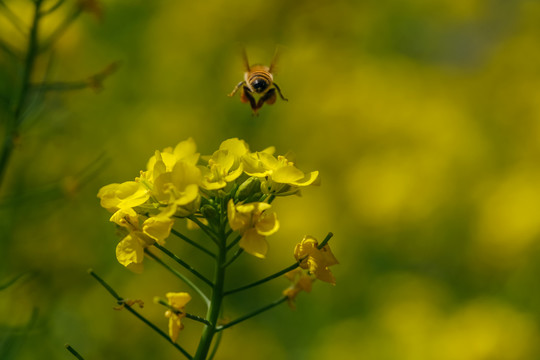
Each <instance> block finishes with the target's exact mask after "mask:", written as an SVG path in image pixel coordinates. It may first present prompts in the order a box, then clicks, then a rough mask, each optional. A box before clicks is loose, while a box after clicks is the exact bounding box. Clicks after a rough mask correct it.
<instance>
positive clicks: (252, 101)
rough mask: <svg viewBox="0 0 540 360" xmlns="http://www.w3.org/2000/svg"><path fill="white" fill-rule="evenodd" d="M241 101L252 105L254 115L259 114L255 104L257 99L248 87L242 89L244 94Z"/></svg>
mask: <svg viewBox="0 0 540 360" xmlns="http://www.w3.org/2000/svg"><path fill="white" fill-rule="evenodd" d="M240 100H241V101H242V102H244V103H247V102H248V103H249V105H251V110H253V112H254V113H257V110H258V108H257V103H256V102H255V98H254V97H253V95H252V94H251V90H249V89H248V88H247V87H246V86H244V87H243V88H242V94H241V96H240Z"/></svg>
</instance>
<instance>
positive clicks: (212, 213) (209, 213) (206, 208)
mask: <svg viewBox="0 0 540 360" xmlns="http://www.w3.org/2000/svg"><path fill="white" fill-rule="evenodd" d="M201 214H203V216H204V217H205V218H206V219H207V220H208V221H212V220H213V219H216V218H218V213H217V211H216V209H215V208H214V207H213V206H212V205H203V206H201Z"/></svg>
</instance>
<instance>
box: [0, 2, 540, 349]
mask: <svg viewBox="0 0 540 360" xmlns="http://www.w3.org/2000/svg"><path fill="white" fill-rule="evenodd" d="M4 2H5V3H6V4H7V5H8V6H10V8H11V9H12V10H13V11H14V12H16V13H17V14H18V15H19V16H20V17H21V18H22V19H23V20H24V21H25V22H26V23H28V22H29V21H30V18H31V6H30V5H31V4H30V2H29V1H22V0H12V1H8V0H5V1H4ZM47 3H48V4H52V3H54V2H53V1H48V2H47ZM66 4H67V5H66V6H65V8H66V9H69V8H70V6H72V5H73V4H74V1H66ZM102 5H103V10H104V17H103V19H102V21H96V19H95V18H94V17H92V16H91V15H90V14H83V15H82V16H81V17H80V18H79V19H78V20H77V21H76V22H75V23H74V24H73V25H72V27H71V28H70V29H69V31H68V32H66V33H65V35H64V36H63V37H62V38H61V39H60V40H59V42H58V43H57V44H56V46H55V50H54V54H53V56H52V57H49V56H45V57H42V58H40V61H39V63H38V70H39V71H38V72H37V73H36V79H35V80H36V81H39V80H40V79H42V78H43V76H44V74H45V73H47V76H48V78H49V79H51V80H62V81H64V80H66V81H73V80H79V79H85V78H87V77H88V76H89V75H91V74H94V73H96V72H98V71H100V70H101V69H103V68H104V67H105V66H106V65H107V64H109V63H111V62H113V61H120V62H121V67H120V69H119V71H118V72H117V73H115V74H114V75H112V76H111V77H110V78H109V79H107V80H106V81H105V89H104V90H103V91H101V92H99V93H98V94H97V95H96V94H95V93H93V92H92V91H91V90H89V89H86V90H81V91H74V92H69V93H61V94H50V95H49V96H48V97H47V98H46V101H45V103H44V104H42V105H41V106H36V107H35V108H34V113H33V115H32V116H30V117H29V118H28V119H27V121H26V122H25V123H24V126H23V129H22V134H21V137H20V139H19V144H18V147H17V150H16V152H15V153H14V156H13V157H12V159H11V163H10V166H9V169H8V172H7V177H6V181H5V183H4V184H3V188H2V191H1V194H2V202H1V209H0V211H1V220H0V221H1V223H0V224H1V235H0V285H1V284H5V283H7V282H8V281H9V280H10V279H12V278H13V277H15V276H18V275H20V274H23V275H24V276H23V277H22V278H21V279H19V281H17V282H16V283H15V284H13V285H12V286H10V287H8V288H6V289H3V290H1V291H0V351H2V352H3V353H0V358H2V359H38V358H39V359H73V357H72V356H71V355H70V354H69V353H68V352H67V351H66V350H65V349H64V343H70V344H71V345H73V346H74V347H75V348H76V349H77V350H78V351H79V352H80V353H81V354H83V355H84V356H85V358H86V359H134V360H136V359H148V358H152V359H173V358H174V359H177V358H181V355H180V354H179V353H177V351H176V350H175V349H174V348H172V347H171V346H170V345H169V344H167V343H166V342H165V341H164V340H163V339H161V338H159V337H158V336H157V335H156V334H155V333H153V332H152V331H151V330H150V329H148V328H147V327H145V326H144V325H143V324H142V323H140V322H139V321H137V320H136V319H135V318H134V317H133V316H131V315H130V314H128V313H127V312H126V311H114V310H113V309H112V307H113V306H114V305H115V303H114V300H113V298H112V297H111V296H110V295H109V294H107V293H106V291H105V290H104V289H103V288H101V287H100V286H99V285H97V284H96V282H95V281H94V280H93V279H91V278H90V276H88V275H87V273H86V270H87V269H88V268H90V267H91V268H93V269H94V270H95V271H96V272H97V273H98V274H100V275H101V276H102V277H103V278H105V279H106V280H107V281H108V282H109V283H110V284H111V285H112V286H114V287H115V289H117V291H118V292H119V293H120V294H121V295H122V296H124V297H126V298H140V299H143V300H144V301H145V303H146V304H147V305H146V306H145V308H144V309H143V310H142V311H143V313H144V314H145V315H146V316H148V317H149V318H151V319H152V320H154V321H155V322H156V323H158V324H160V326H163V328H166V319H165V318H164V317H163V308H162V307H160V306H158V305H154V304H153V303H152V298H153V297H154V296H156V295H158V296H162V297H163V296H164V295H165V293H166V292H167V291H183V290H186V287H185V286H184V285H182V284H180V283H178V282H177V281H176V280H175V279H174V278H172V277H171V276H169V275H168V274H166V273H165V272H164V271H162V270H161V269H159V268H157V267H156V266H155V265H153V266H152V264H150V266H148V265H147V266H146V271H145V272H144V273H143V274H142V275H135V274H133V273H131V272H129V271H128V270H126V269H125V268H123V267H122V266H121V265H119V264H118V263H117V261H116V259H115V252H114V249H115V246H116V243H117V242H118V237H117V236H116V235H115V229H114V226H113V224H112V223H110V222H108V218H109V214H108V213H107V212H106V211H105V210H104V209H102V208H100V206H99V202H98V199H97V198H96V194H97V191H98V189H99V188H100V187H101V186H103V185H105V184H109V183H112V182H122V181H127V180H130V179H133V178H134V177H135V176H137V175H138V172H139V170H141V169H144V167H145V165H146V161H147V159H148V158H149V157H150V156H151V155H152V154H153V152H154V150H156V149H163V148H164V147H167V146H174V145H176V144H177V143H178V142H179V141H181V140H184V139H186V138H188V137H193V138H194V139H195V141H196V142H197V144H198V147H199V151H200V152H201V153H203V154H211V153H212V152H213V151H214V150H215V149H217V147H218V146H219V144H220V142H221V141H223V140H225V139H227V138H230V137H239V138H242V139H244V140H246V141H247V142H248V143H249V144H250V146H251V149H252V150H262V149H263V148H265V147H267V146H270V145H275V146H276V147H277V152H278V153H279V154H284V153H286V152H287V151H293V152H294V153H295V154H296V158H297V162H296V164H297V166H298V167H300V168H301V169H303V170H305V171H311V170H320V171H321V178H322V186H321V187H314V188H309V189H307V190H306V191H304V194H303V197H301V198H296V197H295V198H285V199H282V201H277V202H276V209H277V212H278V216H279V219H280V222H281V229H280V231H279V232H278V233H277V234H275V235H273V236H272V237H270V238H269V242H270V246H271V247H270V251H269V256H268V258H267V259H266V260H264V261H261V260H258V259H255V258H253V257H249V256H244V257H243V258H242V259H241V261H239V263H238V264H237V265H236V266H235V268H234V270H233V271H231V274H230V275H231V281H232V282H234V283H243V282H244V280H246V281H247V279H246V278H248V279H250V280H253V279H256V278H257V277H261V276H264V275H266V274H270V273H272V272H274V271H276V270H279V269H281V268H283V267H285V266H287V265H289V264H290V263H292V261H294V259H293V256H292V249H293V247H294V244H296V243H297V242H298V241H299V240H300V239H301V238H302V237H303V235H304V234H311V235H314V236H315V237H317V238H319V239H322V238H323V237H324V236H325V235H326V233H327V232H329V231H332V232H333V233H334V234H335V235H334V238H333V239H332V240H331V243H330V244H331V246H332V249H333V251H334V254H335V255H336V257H337V258H338V259H339V260H340V265H337V266H335V267H334V268H333V269H332V271H333V273H334V274H335V276H336V278H337V284H336V286H335V287H333V286H331V285H329V284H326V283H321V282H317V283H316V284H315V286H314V290H313V292H312V293H311V294H305V293H304V294H300V295H299V297H298V300H297V305H298V306H297V307H298V308H297V310H296V311H292V310H290V309H289V308H288V307H287V306H281V307H279V308H277V309H274V310H273V311H272V312H268V313H265V314H264V315H261V316H259V317H257V318H254V319H252V320H250V321H247V322H245V323H242V324H240V325H238V326H236V327H234V328H231V329H230V330H227V331H226V332H225V334H224V336H223V340H222V346H221V349H220V352H219V353H218V356H217V357H216V359H315V360H317V359H374V360H387V359H388V360H390V359H410V360H423V359H437V360H446V359H448V360H450V359H452V360H458V359H459V360H469V359H470V360H482V359H486V360H488V359H489V360H496V359H504V360H506V359H508V360H510V359H540V341H539V336H540V329H539V320H540V287H539V286H538V278H539V275H540V261H539V260H540V249H539V240H540V141H539V140H540V122H539V116H540V26H538V24H540V2H538V1H533V0H528V1H527V0H514V1H507V0H439V1H422V0H389V1H373V0H366V1H364V0H358V1H344V0H332V1H322V0H309V1H308V0H300V1H286V0H280V1H256V0H250V1H219V0H209V1H200V2H196V1H141V0H130V1H128V0H110V1H105V0H103V1H102ZM66 11H67V10H66ZM66 11H64V10H60V11H59V12H58V14H55V15H53V16H51V18H50V21H49V20H47V21H45V22H44V24H43V33H47V32H50V31H51V29H53V28H54V26H55V24H56V23H58V19H59V18H61V17H62V14H65V12H66ZM0 38H1V39H2V40H3V41H4V42H7V43H9V44H12V45H13V46H14V47H17V48H18V49H21V50H22V49H24V46H25V44H24V38H23V37H21V36H20V34H19V33H17V31H16V30H14V29H13V28H12V27H11V26H10V25H9V22H8V21H7V20H6V18H5V17H4V16H2V14H1V13H0ZM239 44H243V45H245V46H246V48H247V51H248V54H249V56H250V59H251V60H252V62H253V63H268V62H269V61H270V59H271V58H272V55H273V53H274V49H275V47H276V45H278V44H279V45H282V47H283V53H282V56H281V58H280V63H279V69H278V71H277V73H276V76H275V79H276V82H277V83H278V84H279V85H280V87H281V89H282V90H283V93H284V95H285V96H286V97H288V98H289V102H287V103H285V102H282V101H280V100H279V99H278V101H277V102H276V104H275V105H273V106H264V107H263V108H262V110H261V111H260V116H259V117H252V115H251V111H250V109H249V107H248V106H247V105H246V104H242V103H240V100H239V98H238V97H236V98H229V97H227V96H226V95H227V94H228V93H229V92H230V91H231V90H232V88H233V87H234V86H235V85H236V84H237V83H238V82H239V81H240V80H241V79H242V64H241V61H240V57H239V54H238V45H239ZM0 65H1V69H2V70H1V73H2V77H1V78H0V80H1V82H2V83H1V84H0V86H1V90H2V92H3V93H4V94H6V93H9V92H10V91H14V90H13V89H14V87H13V86H14V84H17V81H20V80H19V79H20V67H14V66H12V65H11V63H10V61H9V59H8V58H7V57H6V56H5V55H4V54H3V53H0ZM46 68H47V69H48V70H47V72H46V71H45V70H44V69H46ZM5 114H6V112H5V106H4V108H3V109H2V113H0V116H5ZM96 169H97V170H96ZM93 171H94V172H93ZM81 172H83V173H84V172H87V173H90V174H93V175H92V176H90V177H89V181H86V182H85V183H84V184H81V186H74V185H73V184H74V180H73V179H75V178H77V177H78V176H79V174H81ZM170 243H171V247H173V248H174V247H175V246H176V247H177V248H176V249H177V250H180V252H182V253H183V254H184V256H185V257H186V258H192V257H196V254H195V253H194V252H193V253H192V251H193V250H191V249H189V248H180V245H179V244H174V243H173V241H171V242H170ZM286 285H287V284H286V281H285V280H281V279H278V280H275V281H274V282H273V283H271V284H267V285H265V286H262V287H260V288H259V289H258V290H255V291H249V292H246V293H243V294H238V295H237V296H234V297H231V298H230V299H229V303H228V308H227V309H228V310H227V311H226V314H225V315H226V316H228V317H230V318H235V317H236V316H238V315H240V314H242V313H243V312H245V311H247V310H251V309H254V308H256V307H258V306H259V305H262V304H264V303H266V302H268V301H271V300H273V299H275V298H277V297H278V296H279V294H280V292H281V290H282V289H283V288H284V287H285V286H286ZM189 310H190V311H191V312H194V313H197V312H199V313H201V314H202V311H203V309H202V305H201V304H199V303H198V302H197V301H193V302H192V303H190V309H189ZM33 312H34V315H32V314H33ZM33 316H34V318H33ZM200 330H201V327H200V326H198V325H197V324H193V322H189V321H186V329H185V330H184V331H183V332H182V333H181V335H180V339H179V343H180V344H181V345H183V346H185V347H186V348H187V349H188V350H190V351H192V349H194V347H195V341H196V340H197V339H198V336H199V335H200Z"/></svg>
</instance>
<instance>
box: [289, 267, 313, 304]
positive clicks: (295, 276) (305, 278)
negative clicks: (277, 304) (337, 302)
mask: <svg viewBox="0 0 540 360" xmlns="http://www.w3.org/2000/svg"><path fill="white" fill-rule="evenodd" d="M285 277H286V278H287V279H289V280H290V281H291V282H292V284H291V286H289V287H288V288H287V289H285V290H283V295H285V296H286V297H287V302H288V303H289V307H290V308H291V309H295V308H296V305H295V304H294V300H295V299H296V296H297V295H298V294H299V293H300V292H301V291H305V292H311V285H312V284H313V278H312V277H311V276H309V275H306V274H305V273H304V272H303V271H302V270H301V269H299V268H296V269H294V270H291V271H289V272H288V273H286V274H285Z"/></svg>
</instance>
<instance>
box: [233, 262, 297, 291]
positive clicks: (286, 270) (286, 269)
mask: <svg viewBox="0 0 540 360" xmlns="http://www.w3.org/2000/svg"><path fill="white" fill-rule="evenodd" d="M298 266H300V263H299V262H297V263H294V264H292V265H291V266H288V267H286V268H285V269H283V270H280V271H278V272H277V273H274V274H272V275H269V276H267V277H265V278H263V279H261V280H257V281H255V282H252V283H251V284H247V285H244V286H240V287H238V288H236V289H232V290H228V291H225V293H223V295H230V294H234V293H236V292H239V291H242V290H247V289H249V288H252V287H254V286H257V285H260V284H264V283H265V282H267V281H270V280H273V279H275V278H277V277H280V276H281V275H283V274H285V273H288V272H289V271H291V270H294V269H296V268H297V267H298Z"/></svg>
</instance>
